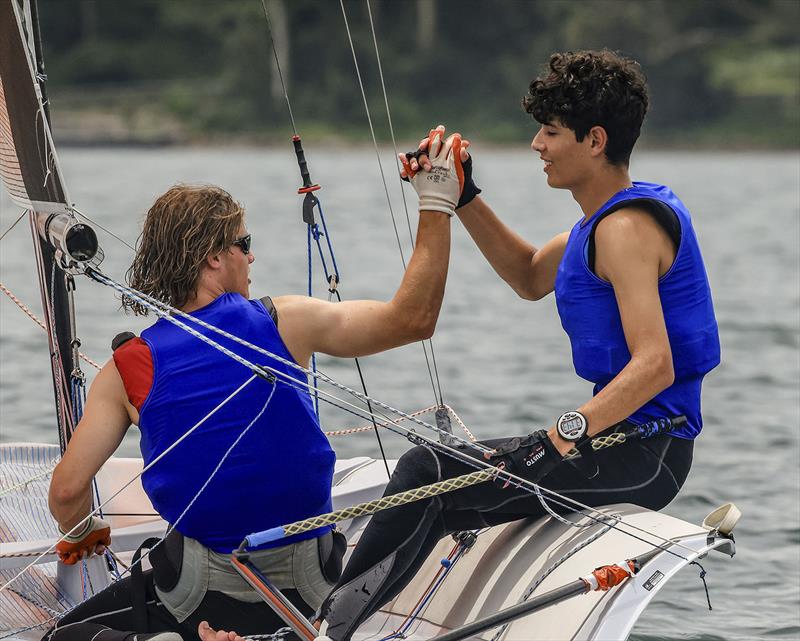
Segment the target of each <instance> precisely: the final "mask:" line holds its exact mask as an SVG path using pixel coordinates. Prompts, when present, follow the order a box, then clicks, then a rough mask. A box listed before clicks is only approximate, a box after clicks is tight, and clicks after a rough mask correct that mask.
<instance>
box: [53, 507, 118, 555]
mask: <svg viewBox="0 0 800 641" xmlns="http://www.w3.org/2000/svg"><path fill="white" fill-rule="evenodd" d="M58 531H59V532H61V534H62V536H63V540H61V541H59V542H58V544H57V545H56V554H57V555H58V558H59V559H60V560H61V562H62V563H64V564H66V565H75V564H76V563H77V562H78V561H80V560H81V559H83V558H85V557H87V556H91V555H92V554H94V553H95V552H97V553H98V554H102V552H103V551H104V550H105V548H107V547H108V546H110V545H111V524H110V523H108V522H106V521H104V520H103V519H101V518H98V517H96V516H93V517H91V518H90V519H89V520H88V521H87V522H86V523H85V524H84V526H83V527H82V528H80V530H78V531H77V532H73V533H72V534H66V532H64V530H62V529H61V526H59V527H58ZM64 535H66V536H64Z"/></svg>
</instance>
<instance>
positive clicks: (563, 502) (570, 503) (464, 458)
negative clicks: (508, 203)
mask: <svg viewBox="0 0 800 641" xmlns="http://www.w3.org/2000/svg"><path fill="white" fill-rule="evenodd" d="M87 275H90V276H91V277H92V278H95V280H98V282H101V283H103V284H106V285H108V286H110V287H112V288H114V289H116V290H117V291H119V292H120V293H123V294H128V295H130V294H132V295H133V296H135V297H136V298H137V300H138V302H141V303H142V304H144V305H146V306H148V307H149V308H151V309H153V311H155V312H156V313H157V314H159V315H160V316H161V317H167V319H168V320H170V322H174V323H177V324H178V325H183V323H180V321H177V319H175V318H172V317H171V316H169V314H167V312H166V311H165V310H169V311H170V312H171V313H172V314H174V315H175V316H184V317H188V318H190V319H191V320H192V321H193V322H195V323H197V324H198V325H200V326H202V327H204V328H206V329H209V330H210V331H212V332H215V333H217V334H220V335H222V336H225V337H226V338H229V339H230V340H232V341H234V342H237V343H239V344H241V345H244V346H246V347H249V348H250V349H253V350H254V351H257V352H259V353H262V354H264V355H266V356H269V357H271V358H273V359H275V360H276V361H278V362H279V363H282V364H284V365H286V366H288V367H290V368H292V369H295V370H298V371H302V372H305V373H306V374H307V375H309V376H313V377H318V378H319V379H320V380H323V381H325V382H326V383H328V384H330V385H332V386H333V387H336V388H338V389H340V390H342V391H345V392H348V393H350V394H352V395H353V396H355V397H356V398H359V400H362V401H363V400H365V399H364V395H363V394H361V393H360V392H357V391H356V390H353V389H351V388H349V387H347V386H345V385H343V384H341V383H339V382H337V381H335V380H334V379H332V378H330V377H328V376H327V375H325V374H322V373H321V372H312V371H310V370H308V369H307V368H304V367H302V366H300V365H298V364H296V363H294V362H292V361H289V360H286V359H284V358H282V357H281V356H279V355H277V354H273V353H272V352H269V351H268V350H264V349H262V348H260V347H258V346H257V345H253V344H252V343H249V342H247V341H245V340H244V339H241V338H239V337H237V336H234V335H233V334H230V333H229V332H225V331H224V330H221V329H219V328H217V327H214V326H213V325H209V324H208V323H205V322H203V321H201V320H199V319H197V318H194V317H192V316H190V315H188V314H186V313H185V312H182V311H181V310H179V309H176V308H173V307H171V306H170V305H167V304H166V303H163V302H159V301H156V299H153V298H152V297H150V296H147V295H146V294H143V293H142V292H138V291H137V290H133V289H132V288H129V287H126V286H124V285H121V284H119V283H116V282H115V281H113V280H112V279H110V278H108V277H106V276H104V275H102V274H100V273H99V272H97V270H95V269H91V268H89V269H87ZM98 276H99V277H100V278H97V277H98ZM101 278H102V280H101ZM150 301H155V303H157V305H158V306H157V305H156V304H154V303H153V302H150ZM187 329H188V331H190V333H192V334H193V335H195V336H197V337H198V338H200V339H201V340H203V341H204V342H207V343H208V344H210V345H212V346H213V345H215V343H214V341H211V340H210V339H209V338H207V337H205V336H203V335H202V334H199V333H198V332H196V331H195V330H192V329H191V328H187ZM219 349H222V350H224V349H225V348H222V347H221V346H220V347H219ZM263 369H265V370H267V371H269V372H271V373H272V374H273V375H275V376H277V377H278V378H281V379H283V382H284V383H287V384H289V385H292V386H295V387H296V388H297V389H302V388H306V389H310V385H309V384H308V383H307V382H306V383H303V382H302V381H299V380H297V379H294V378H292V377H289V376H287V375H285V374H284V373H283V372H280V371H276V370H273V369H271V368H270V367H269V366H266V365H265V366H263ZM286 379H288V380H286ZM325 394H327V393H325ZM327 395H328V396H332V397H333V398H334V399H336V400H337V401H339V402H341V403H345V404H347V405H350V406H351V407H352V408H354V410H350V409H346V408H344V407H342V406H341V405H339V406H338V407H340V408H342V409H345V410H346V411H350V412H351V413H354V414H356V415H360V414H358V412H363V411H364V410H363V409H362V408H359V407H357V406H355V405H352V404H350V403H348V402H347V401H344V400H342V399H339V398H337V397H335V396H333V395H332V394H327ZM369 400H370V401H371V402H372V403H373V404H375V405H377V406H379V407H382V408H384V409H387V410H388V411H391V412H395V413H397V414H398V415H400V416H403V417H404V418H406V419H408V420H411V421H413V422H414V423H416V424H419V425H421V426H423V427H426V428H428V429H430V430H432V431H434V432H437V433H439V434H442V430H440V429H439V428H438V427H436V426H434V425H430V424H428V423H426V422H424V421H421V420H420V419H418V418H416V417H413V416H410V415H409V414H406V413H405V412H401V411H400V410H397V409H395V408H392V407H391V406H390V405H387V404H385V403H382V402H381V401H378V400H377V399H375V398H372V397H369ZM386 428H387V429H389V430H390V431H397V433H400V434H403V435H404V436H408V437H409V438H410V439H411V440H412V441H413V442H420V443H422V442H424V443H425V444H427V445H429V446H431V447H433V448H435V449H437V450H439V451H441V452H442V453H443V454H445V455H447V456H450V457H452V458H455V459H456V460H458V461H460V462H462V463H464V464H466V465H469V466H471V467H473V468H477V469H479V470H480V469H487V468H490V469H492V470H496V468H494V467H493V466H492V465H491V464H489V463H486V462H484V461H482V460H478V459H474V458H472V457H470V456H469V455H466V454H464V453H462V452H460V451H459V450H458V449H455V448H453V447H450V446H449V445H446V444H444V443H439V442H437V441H434V440H432V439H429V438H427V437H425V436H423V435H421V434H419V433H418V432H416V431H415V430H413V429H408V428H405V427H402V426H400V425H399V424H393V423H392V422H391V421H390V422H388V423H387V424H386ZM398 428H399V430H401V431H398ZM448 436H452V438H453V439H454V440H458V441H460V442H461V443H462V444H465V445H466V446H467V447H469V448H471V449H475V450H477V451H480V452H482V453H483V452H487V451H489V448H487V447H486V446H484V445H482V444H481V443H471V442H469V441H466V440H464V439H460V438H459V437H456V436H453V435H450V434H448ZM495 473H497V472H495ZM499 475H500V476H502V477H503V478H506V479H508V480H509V481H510V482H511V485H512V487H516V488H519V489H521V490H524V491H527V492H530V493H533V494H536V495H537V496H539V498H540V501H541V500H543V499H544V497H543V496H541V494H547V495H548V496H547V500H548V501H550V502H551V503H554V504H556V505H559V506H561V507H564V508H565V509H567V510H571V511H573V512H576V513H577V512H581V511H582V513H583V515H584V516H585V517H586V518H588V519H590V520H593V521H595V522H597V523H602V524H605V523H606V522H607V515H606V514H604V513H602V512H600V511H599V510H597V509H596V508H593V507H591V506H588V505H585V504H583V503H581V502H580V501H577V500H575V499H573V498H571V497H568V496H565V495H562V494H559V493H558V492H556V491H554V490H551V489H548V488H546V487H543V486H540V485H537V484H536V483H532V482H531V481H529V480H527V479H525V478H522V477H520V476H518V475H515V474H512V473H510V472H507V471H505V470H503V471H500V472H499ZM545 509H547V507H546V506H545ZM548 511H549V510H548ZM593 513H596V514H599V515H600V517H596V516H594V515H593ZM620 525H624V526H625V527H626V528H630V530H632V531H637V532H641V533H643V534H646V535H648V536H651V537H654V538H655V539H656V540H659V541H661V542H662V543H663V544H665V545H661V544H658V543H653V541H648V540H647V539H643V538H642V537H640V536H637V535H635V534H633V533H632V532H631V531H628V530H625V529H622V528H621V527H620ZM613 527H614V529H616V530H618V531H620V532H623V533H624V534H627V535H628V536H630V537H632V538H634V539H637V540H639V541H642V542H643V543H646V544H647V545H652V546H655V547H657V548H658V549H661V550H662V551H665V552H667V553H669V554H673V555H674V556H677V557H679V558H681V559H683V560H687V559H686V558H685V557H683V556H681V555H679V554H677V553H675V552H673V551H672V550H670V549H668V547H666V546H676V547H681V548H684V549H686V550H688V551H690V552H694V550H692V549H691V548H689V547H687V546H684V545H682V544H681V543H680V542H676V541H673V540H671V539H668V538H665V537H663V536H661V535H659V534H657V533H655V532H650V531H648V530H646V529H644V528H641V527H639V526H636V525H634V524H632V523H627V522H625V521H623V520H621V521H620V522H619V523H618V524H616V525H614V526H613Z"/></svg>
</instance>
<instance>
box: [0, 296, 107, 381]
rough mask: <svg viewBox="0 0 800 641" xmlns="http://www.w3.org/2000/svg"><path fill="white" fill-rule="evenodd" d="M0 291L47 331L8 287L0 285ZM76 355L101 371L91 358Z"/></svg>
mask: <svg viewBox="0 0 800 641" xmlns="http://www.w3.org/2000/svg"><path fill="white" fill-rule="evenodd" d="M0 291H2V292H3V293H4V294H5V295H6V296H8V297H9V298H10V299H11V300H12V301H13V302H14V304H15V305H16V306H17V307H19V308H20V309H21V310H22V311H23V312H25V314H26V315H27V316H28V318H30V319H31V320H33V322H34V323H36V324H37V325H38V326H39V327H41V328H42V329H43V330H45V331H47V328H46V327H45V325H44V323H43V322H42V321H41V320H39V319H38V318H37V317H36V315H35V314H34V313H33V312H32V311H31V310H30V308H29V307H28V306H27V305H25V303H23V302H22V301H21V300H20V299H19V298H17V297H16V296H15V295H14V293H13V292H12V291H11V290H10V289H8V287H6V286H5V285H3V283H0ZM78 354H79V355H80V357H81V358H82V359H83V360H84V361H85V362H87V363H89V365H91V366H92V367H94V368H95V369H101V368H102V366H101V365H99V364H98V363H96V362H95V361H93V360H92V359H91V358H89V357H88V356H86V354H84V353H83V352H78Z"/></svg>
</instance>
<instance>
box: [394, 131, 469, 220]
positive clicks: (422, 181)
mask: <svg viewBox="0 0 800 641" xmlns="http://www.w3.org/2000/svg"><path fill="white" fill-rule="evenodd" d="M442 134H443V132H442V131H441V130H440V129H432V130H431V132H430V134H429V135H428V144H427V153H428V159H429V161H430V165H431V168H430V170H428V171H425V170H422V171H420V170H415V169H412V167H411V164H410V163H409V160H410V159H409V158H408V156H407V155H405V154H401V155H400V162H401V163H402V165H403V173H404V174H405V175H406V177H408V179H409V181H410V182H411V184H412V185H413V187H414V189H415V190H416V192H417V195H418V196H419V210H420V211H441V212H443V213H445V214H447V215H448V216H454V215H455V213H456V204H458V200H459V198H460V197H461V190H462V189H463V188H464V169H463V167H462V165H461V134H458V133H455V134H451V135H450V136H448V137H447V140H445V141H444V142H442Z"/></svg>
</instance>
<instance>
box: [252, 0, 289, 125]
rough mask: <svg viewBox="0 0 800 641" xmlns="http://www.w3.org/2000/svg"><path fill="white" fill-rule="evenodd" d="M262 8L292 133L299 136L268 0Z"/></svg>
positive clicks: (263, 1) (263, 0) (263, 3)
mask: <svg viewBox="0 0 800 641" xmlns="http://www.w3.org/2000/svg"><path fill="white" fill-rule="evenodd" d="M261 6H262V7H263V9H264V17H265V18H266V19H267V28H268V29H269V42H270V44H271V45H272V55H273V56H274V57H275V67H276V68H277V70H278V78H280V81H281V88H282V89H283V97H284V98H285V99H286V107H287V109H288V110H289V120H290V121H291V122H292V131H293V132H294V135H295V136H297V135H298V134H297V126H296V125H295V122H294V114H293V113H292V103H291V101H290V100H289V92H288V91H287V90H286V81H285V80H284V79H283V71H282V70H281V63H280V60H279V59H278V50H277V49H276V47H275V38H274V37H273V35H272V34H273V33H274V32H273V30H272V20H271V19H270V17H269V10H268V9H267V0H261Z"/></svg>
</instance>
